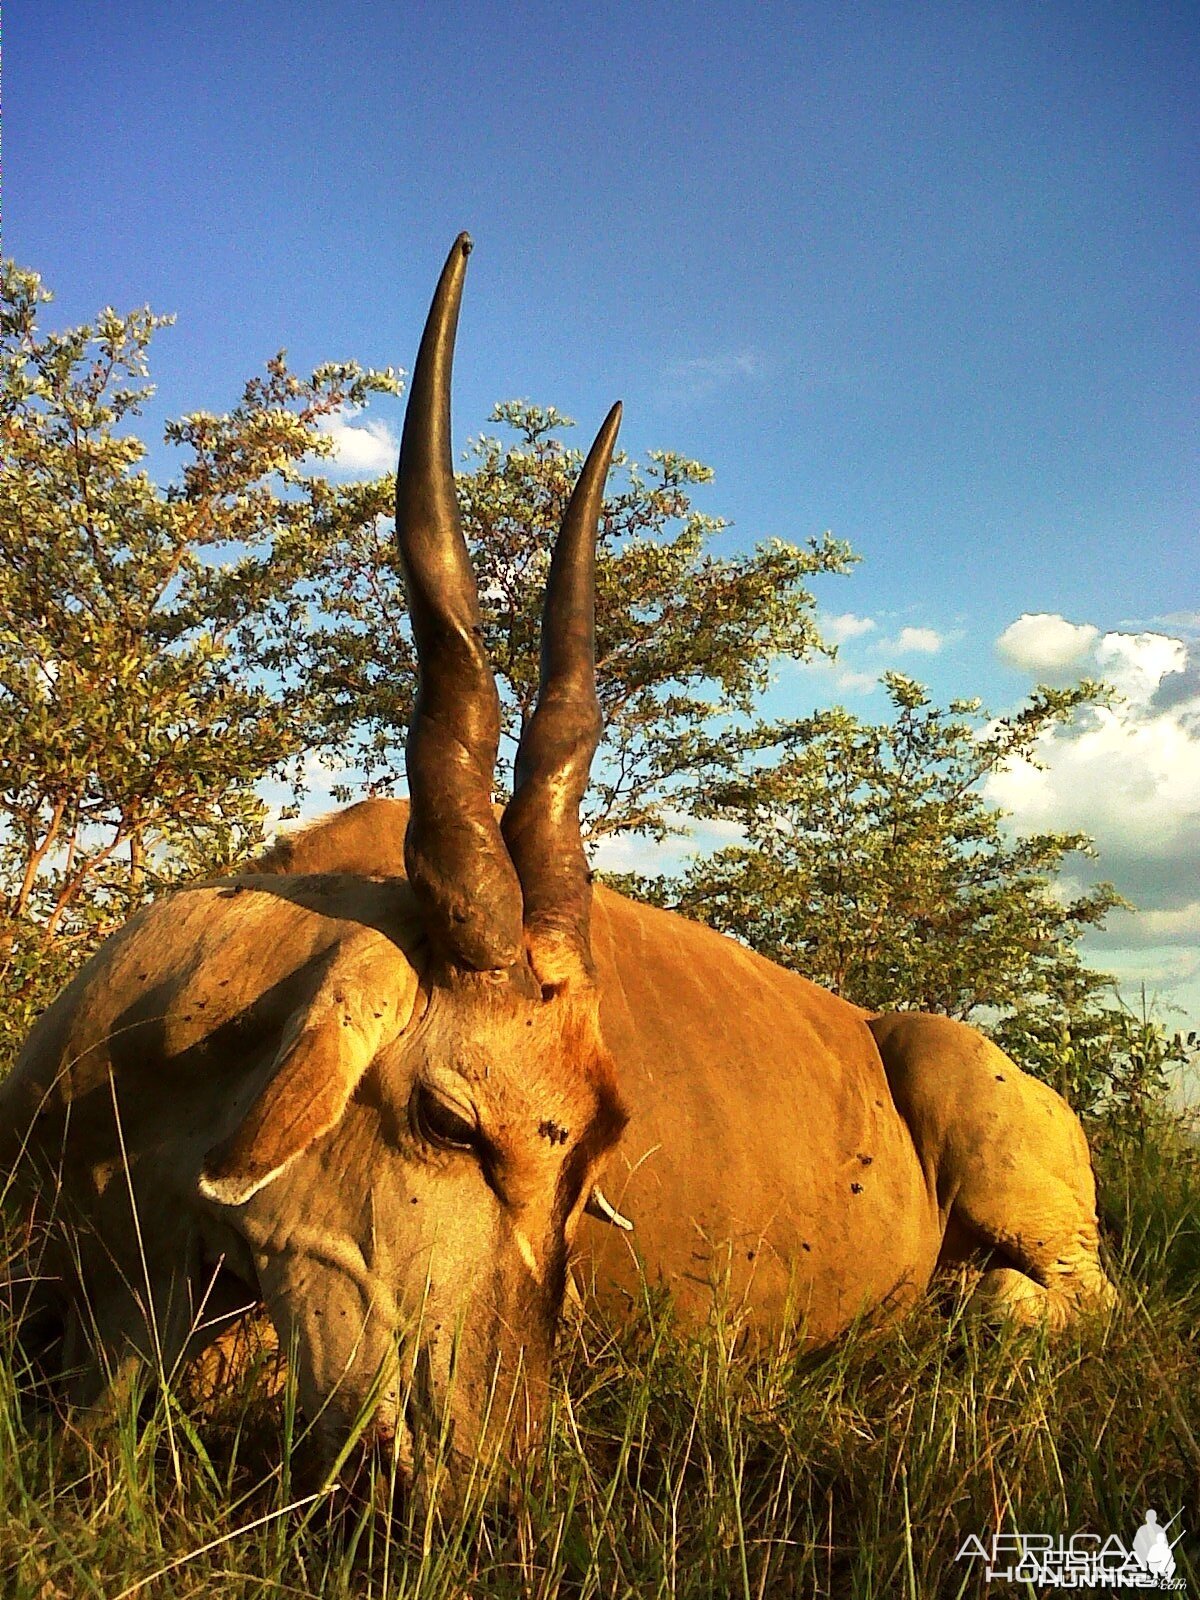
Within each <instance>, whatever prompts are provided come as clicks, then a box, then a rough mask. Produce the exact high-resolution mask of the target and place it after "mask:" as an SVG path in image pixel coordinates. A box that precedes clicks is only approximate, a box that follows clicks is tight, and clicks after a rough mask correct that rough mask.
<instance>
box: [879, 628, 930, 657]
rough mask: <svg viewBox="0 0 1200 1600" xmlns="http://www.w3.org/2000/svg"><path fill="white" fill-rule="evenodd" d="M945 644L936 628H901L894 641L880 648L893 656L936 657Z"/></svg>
mask: <svg viewBox="0 0 1200 1600" xmlns="http://www.w3.org/2000/svg"><path fill="white" fill-rule="evenodd" d="M944 643H945V641H944V640H943V638H942V636H941V634H940V633H939V632H938V631H937V629H936V628H901V629H900V632H899V633H898V634H897V635H896V637H895V638H894V639H893V640H891V641H890V642H888V643H885V644H881V645H879V647H878V648H879V649H880V650H888V651H890V652H891V653H892V654H893V655H916V656H935V655H937V653H938V651H939V650H940V649H941V648H942V645H943V644H944Z"/></svg>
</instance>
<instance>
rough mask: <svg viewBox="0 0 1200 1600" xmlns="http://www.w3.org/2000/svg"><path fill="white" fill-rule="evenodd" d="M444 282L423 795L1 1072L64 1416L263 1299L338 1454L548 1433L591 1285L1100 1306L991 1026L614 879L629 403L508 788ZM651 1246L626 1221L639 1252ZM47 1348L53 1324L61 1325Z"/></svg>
mask: <svg viewBox="0 0 1200 1600" xmlns="http://www.w3.org/2000/svg"><path fill="white" fill-rule="evenodd" d="M469 250H470V241H469V240H468V239H467V238H466V236H465V235H464V236H463V237H461V238H460V239H459V240H458V241H456V243H455V245H454V248H453V249H452V251H451V253H450V257H449V259H448V261H447V263H446V266H445V268H444V270H443V272H442V276H441V279H440V281H439V284H438V288H437V291H436V294H435V297H434V301H433V305H432V308H431V310H430V314H429V319H428V322H427V324H426V328H425V332H424V336H423V339H422V342H421V346H420V351H419V354H418V358H417V362H416V365H415V368H414V372H413V378H412V387H411V392H410V397H409V402H408V408H407V414H406V418H405V425H404V435H403V441H402V445H401V452H400V464H399V472H398V477H397V486H396V530H397V538H398V541H399V549H400V554H401V558H402V561H403V566H404V572H405V578H406V582H407V587H408V595H409V606H410V614H411V620H412V629H413V635H414V640H415V645H416V652H417V657H418V662H419V685H418V691H417V695H416V700H415V705H414V710H413V715H412V723H411V728H410V732H409V738H408V746H407V771H408V783H409V791H410V800H409V802H408V803H403V802H398V801H384V800H374V801H366V802H363V803H362V804H361V805H358V806H355V807H352V808H350V809H349V810H348V811H345V812H343V813H342V814H341V815H339V816H335V817H334V818H332V819H330V820H328V821H326V822H324V823H320V824H317V825H314V826H313V827H311V828H309V829H307V830H306V831H304V832H302V833H300V834H298V835H295V836H293V837H291V838H290V839H287V840H285V841H283V842H282V843H280V844H278V845H276V846H275V847H274V848H273V849H272V850H269V851H268V852H267V853H266V854H265V855H264V856H263V857H261V858H260V860H259V861H258V862H257V863H255V864H253V865H251V866H250V867H248V868H246V869H244V870H243V871H241V872H240V873H239V874H238V875H237V876H232V877H226V878H223V879H220V880H217V881H209V882H207V883H199V884H194V885H190V886H186V887H183V888H180V889H177V890H175V891H174V892H172V893H171V894H170V895H168V896H166V897H164V898H163V899H161V900H159V901H158V902H157V903H155V904H152V905H150V906H148V907H147V908H145V909H144V910H142V911H140V912H139V913H138V914H137V915H136V916H134V917H133V919H132V920H131V921H130V922H129V923H128V924H127V925H126V926H125V927H124V928H123V929H121V930H120V931H119V932H118V933H116V934H115V935H113V937H112V938H110V939H109V941H108V942H107V943H106V944H105V945H104V946H103V948H102V949H101V950H100V951H99V952H98V954H97V955H95V956H94V957H93V958H92V960H91V961H90V962H89V963H88V965H87V966H86V967H85V968H84V969H83V970H82V971H81V972H80V974H79V975H78V977H77V978H76V979H75V980H74V982H73V983H71V984H70V986H69V987H68V988H67V989H66V990H65V991H64V992H63V993H62V994H61V995H60V997H59V998H58V1000H57V1001H56V1002H55V1003H54V1005H52V1006H51V1007H50V1009H49V1010H48V1011H47V1012H46V1014H45V1015H44V1016H43V1017H42V1018H41V1020H40V1021H39V1022H38V1024H37V1026H36V1027H35V1028H34V1030H33V1032H32V1034H31V1036H30V1038H29V1041H28V1043H27V1044H26V1047H25V1050H24V1052H23V1054H22V1056H21V1058H20V1060H19V1062H18V1065H17V1067H16V1069H15V1071H14V1072H13V1074H12V1075H11V1076H10V1078H9V1079H8V1080H7V1081H6V1082H5V1083H4V1084H3V1086H2V1087H0V1160H2V1161H3V1163H4V1170H3V1173H2V1174H0V1179H6V1180H7V1187H8V1188H9V1189H10V1191H11V1194H12V1195H13V1196H15V1198H16V1200H17V1202H18V1205H19V1209H20V1214H21V1216H22V1218H23V1222H24V1227H25V1230H26V1238H27V1241H28V1243H27V1251H28V1256H29V1260H30V1263H31V1265H30V1266H29V1267H28V1268H27V1269H26V1273H27V1276H28V1278H29V1279H30V1280H36V1281H33V1287H32V1288H30V1289H29V1290H28V1291H27V1292H24V1295H23V1309H24V1312H25V1314H26V1319H27V1321H26V1325H27V1326H28V1327H30V1328H33V1329H36V1330H40V1333H39V1334H38V1336H39V1337H41V1339H42V1341H43V1349H44V1351H45V1352H46V1354H45V1356H44V1359H45V1361H46V1362H48V1363H49V1364H50V1365H51V1366H52V1367H53V1368H54V1370H56V1371H57V1372H59V1373H60V1374H61V1375H63V1382H64V1384H65V1387H66V1394H67V1398H68V1399H70V1400H73V1401H75V1402H79V1403H88V1402H90V1401H91V1400H93V1399H95V1398H96V1397H97V1396H98V1395H100V1394H101V1393H102V1392H103V1391H104V1389H105V1387H106V1385H107V1384H108V1382H109V1381H110V1380H111V1378H112V1376H113V1374H114V1373H115V1372H117V1371H118V1370H119V1369H121V1368H122V1366H123V1365H126V1364H128V1363H129V1362H130V1361H136V1360H138V1359H139V1358H143V1357H144V1358H149V1359H150V1360H151V1362H152V1363H153V1364H154V1365H155V1366H156V1367H158V1368H159V1369H161V1370H167V1371H171V1370H174V1369H175V1367H176V1366H177V1364H178V1363H179V1362H180V1361H182V1360H184V1359H187V1358H189V1357H190V1356H191V1355H192V1354H194V1353H196V1352H198V1351H199V1350H200V1349H201V1348H202V1347H203V1346H204V1344H205V1343H206V1341H208V1340H210V1339H212V1338H213V1337H214V1335H216V1334H217V1333H219V1332H220V1330H221V1329H222V1327H224V1326H226V1325H227V1324H228V1320H229V1319H230V1318H231V1317H232V1316H233V1315H234V1313H235V1312H237V1311H239V1310H241V1309H242V1308H244V1307H245V1306H246V1304H247V1303H249V1302H253V1303H258V1304H261V1305H262V1306H264V1307H265V1309H266V1312H267V1314H268V1315H269V1317H270V1319H271V1321H272V1323H273V1324H274V1327H275V1329H276V1330H277V1332H278V1335H279V1337H280V1340H281V1341H282V1342H283V1343H284V1344H285V1345H286V1346H288V1347H289V1348H290V1349H291V1350H292V1351H293V1353H294V1361H295V1365H296V1373H297V1381H298V1389H299V1395H300V1399H301V1403H302V1405H303V1407H304V1408H305V1410H306V1412H307V1413H308V1414H309V1416H310V1417H311V1418H312V1419H313V1420H314V1423H315V1426H316V1429H317V1432H318V1435H319V1437H320V1438H321V1439H322V1440H323V1442H324V1445H325V1448H326V1449H327V1451H328V1452H330V1453H331V1454H333V1455H336V1453H337V1452H338V1450H339V1449H340V1448H341V1445H342V1442H343V1441H344V1440H345V1438H346V1437H347V1435H348V1434H349V1433H350V1432H351V1431H352V1429H353V1427H354V1425H355V1423H356V1421H358V1420H361V1418H362V1417H363V1416H364V1415H365V1416H368V1417H369V1418H370V1419H371V1421H370V1430H371V1431H373V1432H374V1433H376V1434H377V1435H379V1436H381V1437H383V1438H385V1439H387V1438H390V1439H392V1440H393V1441H394V1443H395V1445H396V1448H397V1455H398V1457H399V1459H400V1460H401V1461H402V1462H405V1463H407V1464H408V1465H409V1466H413V1465H415V1464H417V1463H418V1462H419V1460H420V1459H421V1458H422V1455H423V1450H424V1443H423V1442H424V1441H428V1439H429V1438H430V1437H431V1436H433V1435H436V1434H438V1433H442V1434H443V1436H444V1434H445V1431H446V1430H449V1429H452V1430H453V1436H454V1440H455V1448H456V1449H457V1450H458V1451H459V1453H460V1457H462V1458H467V1459H469V1458H471V1457H472V1456H473V1455H474V1453H475V1452H476V1451H477V1450H479V1449H480V1448H482V1443H483V1441H485V1440H487V1441H490V1442H492V1443H495V1441H496V1440H498V1439H507V1438H509V1437H511V1436H512V1430H514V1429H515V1430H516V1433H517V1435H518V1436H526V1435H527V1434H528V1432H529V1430H530V1429H531V1428H532V1427H534V1426H535V1425H536V1422H537V1419H538V1415H539V1412H540V1411H541V1409H542V1406H543V1401H544V1391H545V1385H546V1376H547V1371H548V1366H549V1360H550V1354H551V1347H552V1343H553V1338H554V1332H555V1327H556V1323H557V1320H558V1318H559V1315H560V1313H561V1310H562V1307H563V1301H564V1294H565V1289H566V1286H567V1281H568V1273H569V1271H570V1270H571V1263H572V1261H573V1262H574V1271H575V1273H576V1276H577V1278H578V1280H579V1281H580V1282H581V1283H582V1284H583V1285H584V1286H585V1289H586V1290H590V1292H592V1293H594V1294H596V1295H597V1296H599V1297H600V1298H601V1299H602V1300H608V1301H610V1302H616V1303H618V1304H621V1303H624V1302H625V1300H626V1297H628V1296H632V1295H636V1294H637V1293H638V1292H639V1285H640V1284H641V1282H642V1281H643V1279H648V1280H649V1281H650V1282H652V1283H662V1284H664V1285H666V1286H667V1287H668V1288H669V1289H670V1290H671V1291H673V1294H674V1297H675V1300H676V1303H677V1305H678V1306H679V1307H680V1309H681V1311H682V1312H683V1313H684V1314H685V1315H686V1316H690V1317H692V1318H695V1319H703V1318H704V1317H705V1316H706V1314H707V1313H708V1311H709V1309H710V1307H711V1306H712V1304H713V1302H714V1297H715V1296H722V1297H725V1298H727V1299H729V1300H730V1301H731V1303H732V1304H733V1305H734V1307H735V1308H740V1309H741V1310H742V1311H743V1312H744V1314H745V1317H746V1320H747V1321H748V1323H749V1324H750V1325H751V1326H752V1327H754V1328H757V1329H759V1330H772V1329H775V1328H777V1327H778V1326H780V1325H781V1324H782V1323H783V1322H784V1320H785V1319H787V1318H790V1317H794V1318H795V1319H796V1320H797V1322H798V1323H799V1324H801V1325H802V1326H803V1329H804V1330H805V1332H806V1334H807V1336H808V1337H810V1338H811V1339H813V1340H826V1339H829V1338H831V1337H832V1336H833V1335H835V1334H837V1333H838V1331H839V1330H841V1329H844V1328H845V1327H847V1325H848V1324H850V1323H851V1322H852V1321H853V1320H854V1319H855V1318H856V1317H859V1316H860V1315H863V1314H871V1313H874V1312H886V1311H887V1310H889V1309H890V1308H893V1307H898V1306H903V1305H904V1304H906V1303H909V1302H911V1301H912V1300H913V1299H914V1298H915V1297H916V1296H919V1295H920V1294H921V1293H922V1292H923V1291H924V1290H925V1288H926V1286H927V1285H928V1283H929V1281H930V1278H931V1276H932V1275H933V1273H934V1271H935V1269H936V1268H937V1267H938V1266H939V1264H942V1265H944V1264H947V1263H953V1262H956V1261H961V1260H964V1259H965V1258H967V1257H968V1256H972V1255H978V1256H979V1257H980V1258H981V1260H982V1264H983V1266H984V1272H983V1276H982V1279H981V1283H980V1288H979V1290H978V1293H979V1294H980V1296H981V1297H983V1298H984V1299H985V1300H986V1301H988V1302H989V1303H991V1304H992V1305H993V1306H995V1307H999V1308H1001V1309H1004V1310H1007V1311H1009V1312H1011V1313H1013V1314H1015V1315H1017V1316H1019V1317H1021V1318H1024V1319H1031V1318H1044V1319H1046V1320H1048V1321H1050V1322H1051V1323H1061V1322H1063V1321H1065V1320H1066V1319H1067V1318H1068V1317H1069V1316H1070V1315H1071V1314H1072V1313H1073V1312H1075V1311H1077V1310H1084V1309H1086V1308H1088V1307H1090V1306H1096V1307H1100V1306H1103V1305H1105V1304H1107V1303H1108V1302H1109V1300H1110V1299H1111V1296H1112V1290H1111V1286H1110V1285H1109V1283H1108V1280H1107V1279H1106V1277H1105V1275H1104V1272H1103V1270H1102V1268H1101V1265H1100V1261H1099V1257H1098V1238H1097V1222H1096V1211H1095V1193H1094V1186H1093V1180H1092V1171H1091V1165H1090V1161H1089V1156H1088V1149H1087V1145H1086V1143H1085V1140H1084V1136H1083V1133H1082V1131H1081V1129H1080V1126H1079V1123H1078V1121H1077V1120H1076V1118H1075V1116H1074V1115H1073V1113H1072V1112H1071V1111H1070V1109H1069V1108H1068V1107H1067V1106H1066V1104H1065V1103H1064V1102H1063V1101H1062V1100H1061V1099H1060V1098H1059V1097H1058V1096H1057V1095H1056V1094H1054V1093H1053V1092H1052V1091H1051V1090H1049V1089H1048V1088H1046V1087H1045V1086H1044V1085H1042V1084H1041V1083H1038V1082H1035V1081H1034V1080H1033V1079H1031V1078H1029V1077H1027V1076H1026V1075H1025V1074H1023V1073H1022V1072H1021V1071H1019V1070H1018V1068H1017V1067H1015V1066H1014V1065H1013V1064H1012V1062H1011V1061H1009V1060H1008V1059H1007V1058H1006V1057H1005V1056H1004V1055H1002V1054H1001V1053H1000V1051H999V1050H997V1049H996V1048H995V1047H994V1046H993V1045H992V1044H990V1043H989V1042H988V1041H987V1040H986V1039H984V1038H983V1037H982V1036H981V1035H980V1034H978V1033H976V1032H974V1031H973V1030H972V1029H970V1028H968V1027H966V1026H963V1025H961V1024H958V1023H955V1022H952V1021H949V1020H947V1019H944V1018H940V1017H934V1016H925V1015H919V1014H916V1013H913V1012H905V1011H899V1012H897V1013H895V1014H891V1015H875V1014H872V1013H868V1012H866V1011H863V1010H860V1009H859V1008H857V1007H855V1006H853V1005H851V1004H849V1003H847V1002H846V1001H845V1000H842V999H840V998H838V997H836V996H834V995H831V994H828V993H826V992H825V991H823V990H821V989H819V988H817V987H815V986H814V985H813V984H811V983H808V982H807V981H806V980H805V979H804V978H802V977H799V976H798V975H797V974H796V973H794V972H789V971H785V970H783V969H781V968H779V967H777V966H774V965H772V964H771V963H770V962H768V961H765V960H763V959H762V958H761V957H759V956H757V955H756V954H754V953H753V952H752V951H750V950H748V949H745V948H743V947H742V946H740V945H739V944H737V943H735V942H734V941H732V940H730V939H727V938H724V937H722V936H721V935H718V934H716V933H714V932H712V931H711V930H709V929H707V928H704V927H701V926H698V925H696V924H693V923H689V922H687V921H685V920H683V919H681V918H680V917H677V916H674V915H671V914H669V913H667V912H664V911H660V910H655V909H653V908H650V907H647V906H644V905H639V904H635V903H634V902H632V901H630V900H627V899H624V898H622V897H621V896H620V895H618V894H615V893H612V892H610V891H608V890H606V889H604V888H597V889H595V890H594V891H593V888H592V884H591V881H590V874H589V870H588V866H587V861H586V858H585V854H584V850H583V845H582V843H581V837H580V827H579V806H580V801H581V798H582V796H583V793H584V790H585V787H586V784H587V780H588V772H589V768H590V764H591V760H592V757H593V754H594V751H595V748H596V745H597V742H598V739H599V736H600V732H601V726H600V717H599V710H598V705H597V701H596V694H595V684H594V665H593V662H594V645H593V631H594V624H593V589H594V561H595V539H596V528H597V521H598V517H599V514H600V509H601V504H602V496H603V490H604V483H605V478H606V474H607V471H608V467H609V463H610V459H611V455H612V450H613V446H614V441H615V437H616V432H617V427H618V423H619V420H620V408H619V407H616V406H615V407H614V408H613V410H612V412H611V413H610V414H609V417H608V419H607V420H606V422H605V423H604V426H603V428H602V429H601V431H600V434H599V436H598V438H597V440H596V442H595V444H594V445H593V447H592V450H591V452H590V454H589V455H588V458H587V461H586V463H585V465H584V467H583V470H582V473H581V475H580V478H579V481H578V483H577V485H576V488H575V491H574V493H573V495H572V497H571V500H570V503H569V506H568V508H567V511H566V514H565V517H564V521H563V526H562V530H561V533H560V536H559V538H558V541H557V544H556V547H555V550H554V554H553V559H552V563H551V568H550V575H549V580H548V585H547V593H546V601H545V612H544V617H543V630H542V668H541V681H540V688H539V697H538V701H537V706H536V709H535V711H534V713H533V715H532V716H531V717H530V719H529V721H528V724H527V726H526V727H525V728H524V730H523V733H522V737H521V741H520V747H519V751H518V755H517V761H516V771H515V782H514V789H513V795H512V799H511V800H510V802H509V803H508V805H507V807H506V808H505V809H504V811H503V813H502V815H498V813H497V811H496V810H495V808H494V807H493V803H492V783H493V771H494V764H495V760H496V754H497V747H498V738H499V701H498V696H497V691H496V686H495V682H494V679H493V676H492V673H491V670H490V667H489V665H488V662H487V659H486V656H485V652H484V648H483V644H482V629H481V625H480V611H479V601H478V596H477V593H476V588H475V582H474V578H473V575H472V570H471V565H470V561H469V558H468V554H467V549H466V545H465V543H464V539H463V534H462V529H461V525H460V521H459V514H458V509H457V503H456V498H455V487H454V477H453V468H452V459H451V442H450V372H451V361H452V353H453V343H454V335H455V330H456V326H457V321H458V311H459V303H460V299H461V293H462V285H463V279H464V275H465V269H466V260H467V255H468V252H469ZM629 1219H632V1221H633V1224H634V1231H633V1232H632V1233H631V1232H629V1231H628V1222H629ZM31 1337H33V1335H31Z"/></svg>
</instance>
